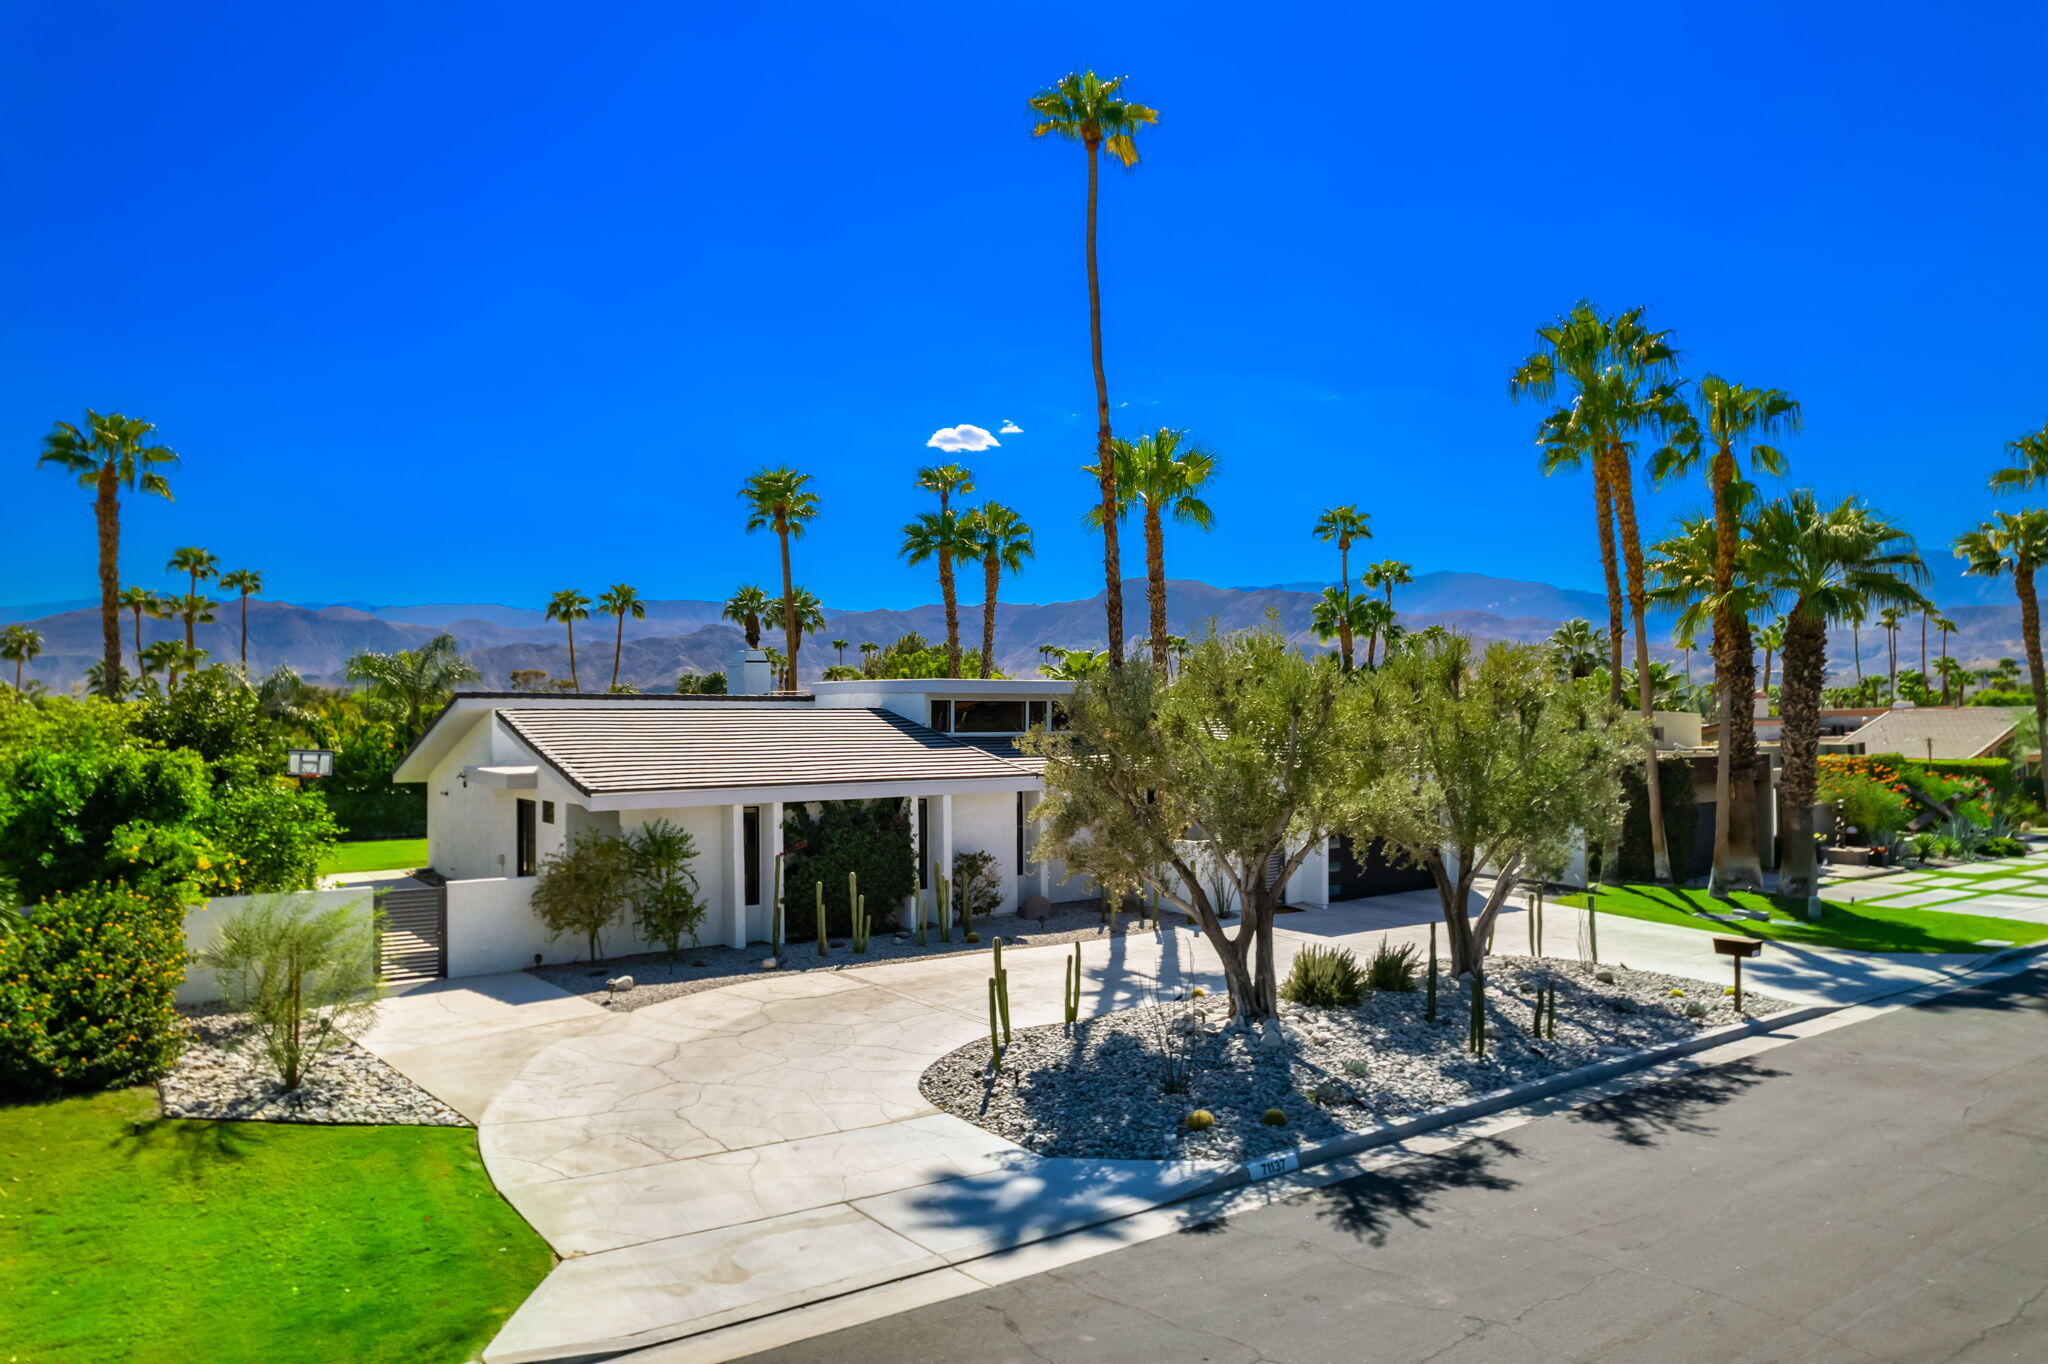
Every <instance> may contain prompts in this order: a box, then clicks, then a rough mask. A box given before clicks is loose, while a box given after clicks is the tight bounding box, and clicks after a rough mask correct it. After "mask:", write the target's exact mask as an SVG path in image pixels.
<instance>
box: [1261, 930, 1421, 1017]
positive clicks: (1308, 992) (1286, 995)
mask: <svg viewBox="0 0 2048 1364" xmlns="http://www.w3.org/2000/svg"><path fill="white" fill-rule="evenodd" d="M1411 988H1412V987H1411ZM1364 992H1365V972H1363V971H1362V970H1360V969H1359V966H1358V958H1356V957H1354V956H1352V955H1351V950H1350V949H1349V948H1345V947H1319V946H1310V947H1304V948H1302V949H1301V951H1300V953H1299V954H1297V955H1296V956H1295V958H1294V965H1293V966H1292V967H1290V968H1289V969H1288V972H1287V979H1286V980H1285V981H1283V982H1281V985H1280V997H1281V998H1282V999H1286V1000H1291V1001H1293V1002H1294V1003H1296V1004H1308V1005H1312V1006H1314V1007H1316V1008H1319V1009H1339V1008H1347V1007H1349V1006H1351V1005H1354V1004H1356V1003H1358V1000H1359V997H1360V996H1361V995H1363V994H1364Z"/></svg>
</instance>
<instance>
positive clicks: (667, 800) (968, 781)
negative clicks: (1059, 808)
mask: <svg viewBox="0 0 2048 1364" xmlns="http://www.w3.org/2000/svg"><path fill="white" fill-rule="evenodd" d="M1043 789H1044V783H1043V782H1041V781H1040V780H1039V779H1038V778H1037V777H1036V776H1032V775H1030V774H1021V775H1019V776H1015V777H959V778H955V779H953V780H951V781H864V782H830V783H824V784H819V785H810V786H725V787H706V788H703V789H699V790H693V791H622V792H619V793H616V794H613V795H597V796H591V797H589V798H588V799H587V800H585V801H584V802H583V804H584V806H585V807H586V808H587V809H591V810H671V809H680V808H685V807H689V806H697V805H768V804H772V803H781V804H784V805H803V804H806V803H808V802H810V801H814V800H818V801H823V800H882V799H888V798H891V797H894V798H898V799H907V798H910V797H914V796H973V795H999V794H1001V793H1004V792H1008V791H1039V790H1043Z"/></svg>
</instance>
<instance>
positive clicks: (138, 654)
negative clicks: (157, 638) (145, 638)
mask: <svg viewBox="0 0 2048 1364" xmlns="http://www.w3.org/2000/svg"><path fill="white" fill-rule="evenodd" d="M135 678H136V680H137V681H138V682H139V681H141V680H142V608H141V607H139V606H138V607H136V608H135Z"/></svg>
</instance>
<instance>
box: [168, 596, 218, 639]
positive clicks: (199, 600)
mask: <svg viewBox="0 0 2048 1364" xmlns="http://www.w3.org/2000/svg"><path fill="white" fill-rule="evenodd" d="M157 600H158V602H159V603H160V604H161V606H162V607H163V610H164V614H165V616H166V618H167V619H170V620H176V621H180V622H182V623H183V624H184V627H185V638H184V640H183V643H184V646H185V648H186V650H187V651H188V652H189V651H192V650H197V651H198V652H200V653H205V652H206V651H205V650H204V649H200V648H199V643H198V640H197V634H198V629H199V627H200V626H202V625H211V624H213V622H214V614H213V610H214V608H215V607H217V606H219V605H220V603H219V602H217V601H215V600H213V598H211V597H205V596H201V595H200V594H199V593H197V592H188V593H186V594H185V595H184V596H182V597H159V598H158V599H157Z"/></svg>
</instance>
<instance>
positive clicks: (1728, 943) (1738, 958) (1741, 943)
mask: <svg viewBox="0 0 2048 1364" xmlns="http://www.w3.org/2000/svg"><path fill="white" fill-rule="evenodd" d="M1714 950H1715V951H1716V952H1718V953H1720V954H1721V955H1722V956H1724V957H1733V958H1735V1012H1737V1013H1741V1012H1742V959H1743V958H1744V957H1754V956H1759V955H1761V954H1762V952H1763V950H1764V940H1763V939H1762V938H1744V937H1739V936H1737V935H1736V934H1733V933H1716V934H1715V935H1714Z"/></svg>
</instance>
